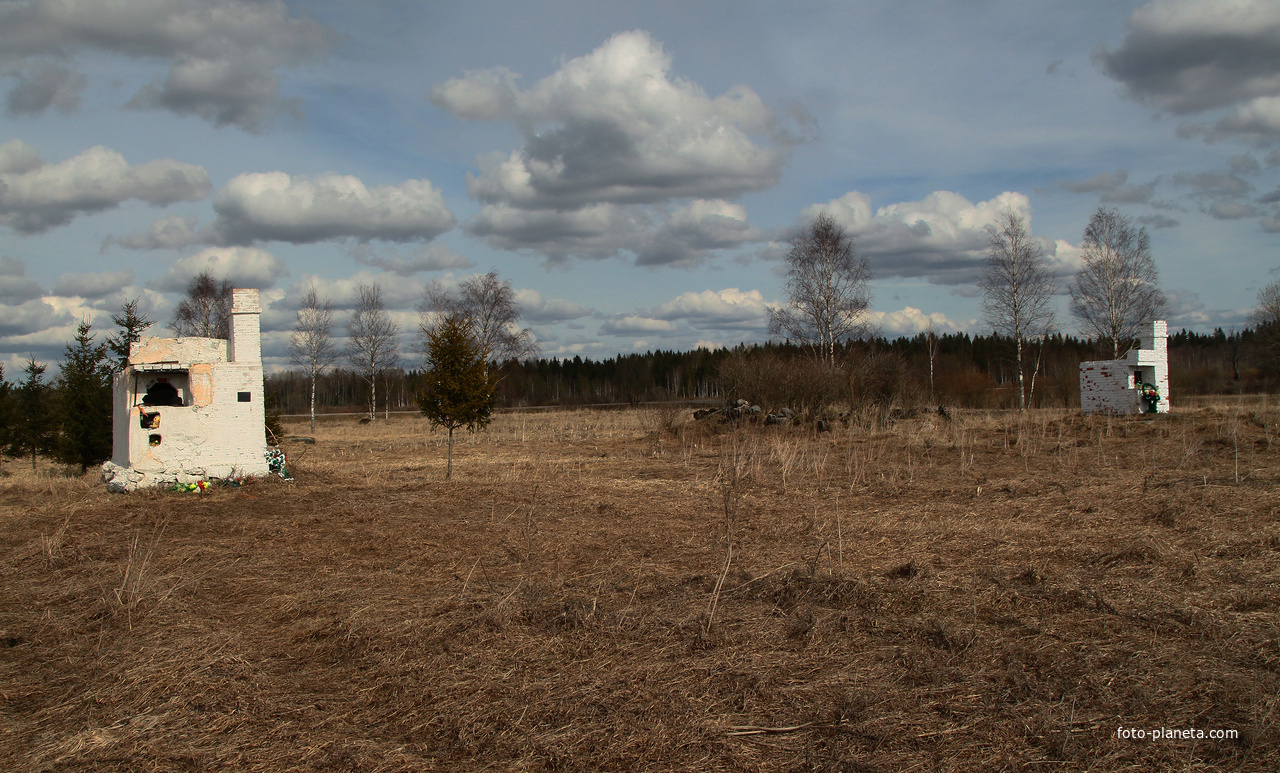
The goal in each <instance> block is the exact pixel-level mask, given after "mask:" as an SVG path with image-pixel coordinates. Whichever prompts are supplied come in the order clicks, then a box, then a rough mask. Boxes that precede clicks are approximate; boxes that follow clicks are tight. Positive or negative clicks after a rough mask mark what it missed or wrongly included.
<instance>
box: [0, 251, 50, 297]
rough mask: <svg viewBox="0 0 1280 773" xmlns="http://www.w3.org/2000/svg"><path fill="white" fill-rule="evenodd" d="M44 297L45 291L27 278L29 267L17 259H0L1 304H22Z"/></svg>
mask: <svg viewBox="0 0 1280 773" xmlns="http://www.w3.org/2000/svg"><path fill="white" fill-rule="evenodd" d="M42 295H44V290H43V289H41V287H40V285H38V284H36V282H35V280H33V279H31V278H30V277H28V276H27V266H26V264H25V263H23V262H22V261H20V260H18V259H17V258H0V303H4V304H20V303H25V302H26V301H31V300H35V299H37V298H39V297H41V296H42Z"/></svg>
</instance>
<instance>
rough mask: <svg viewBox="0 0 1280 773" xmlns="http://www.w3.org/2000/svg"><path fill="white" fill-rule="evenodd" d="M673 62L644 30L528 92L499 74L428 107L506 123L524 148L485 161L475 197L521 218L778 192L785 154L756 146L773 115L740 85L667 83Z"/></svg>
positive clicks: (453, 90)
mask: <svg viewBox="0 0 1280 773" xmlns="http://www.w3.org/2000/svg"><path fill="white" fill-rule="evenodd" d="M670 69H671V57H670V56H669V55H668V54H667V53H666V52H665V51H664V50H663V49H662V46H661V44H659V43H657V42H655V41H653V40H651V39H650V38H649V35H648V34H647V33H645V32H642V31H634V32H625V33H620V34H618V35H615V36H613V37H612V38H610V39H609V40H608V41H606V42H605V43H604V44H603V45H602V46H600V47H599V48H597V49H596V50H595V51H593V52H591V53H590V54H588V55H586V56H582V57H578V58H576V59H572V60H570V61H569V62H566V63H565V64H564V65H563V66H562V67H561V68H560V69H559V70H557V71H556V72H555V73H553V74H552V75H550V76H548V77H547V78H544V79H543V80H542V81H540V82H538V83H537V84H535V85H534V86H533V87H532V88H530V89H528V90H525V91H522V90H520V89H519V88H518V86H517V76H516V75H515V74H514V73H511V72H510V71H507V70H504V69H497V70H487V71H483V72H471V73H467V74H466V75H464V76H463V77H462V78H455V79H453V80H450V81H447V82H445V83H443V84H440V85H439V86H437V87H435V88H434V89H432V91H431V100H432V101H433V102H434V103H435V104H437V105H439V106H441V107H443V108H445V109H447V110H449V111H450V112H452V113H454V114H455V115H457V116H459V117H462V118H468V119H473V120H475V119H483V120H490V121H510V122H512V123H514V124H516V125H517V126H518V127H519V128H520V129H521V132H522V133H523V134H524V136H525V146H524V148H522V149H520V150H516V151H513V152H511V153H510V154H509V155H506V156H503V155H501V154H497V155H490V156H486V157H483V158H481V159H480V167H481V173H480V175H479V176H473V177H471V178H469V179H468V189H469V191H470V192H471V194H472V195H473V196H475V197H476V198H478V199H480V200H481V201H485V202H489V203H496V202H502V203H505V204H507V205H510V206H516V207H520V208H524V209H538V208H548V207H558V208H566V207H579V206H583V205H587V204H594V203H598V202H611V203H616V204H627V203H651V202H656V201H665V200H668V199H671V198H683V197H703V198H712V197H722V196H729V195H736V194H738V193H742V192H745V191H750V190H759V189H761V188H765V187H768V186H771V185H773V184H774V183H775V182H777V180H778V175H779V173H780V171H781V166H782V162H783V161H784V160H785V153H784V151H783V150H781V149H779V148H776V147H772V148H771V147H764V146H761V145H758V144H756V143H755V142H754V141H753V140H752V138H751V136H752V135H753V134H757V135H758V134H766V133H768V132H769V131H770V130H771V129H772V128H773V125H774V116H773V113H772V111H770V110H769V109H768V108H766V107H765V106H764V104H763V103H762V102H761V100H760V98H759V97H758V96H757V95H756V94H755V92H753V91H752V90H751V89H748V88H746V87H744V86H739V87H736V88H734V89H731V90H730V91H729V92H727V93H726V94H723V95H721V96H719V97H715V98H710V97H708V96H707V94H706V93H705V92H704V91H703V90H702V89H701V88H700V87H698V86H697V85H696V84H694V83H692V82H690V81H687V80H684V79H681V78H674V79H673V78H672V77H671V75H670Z"/></svg>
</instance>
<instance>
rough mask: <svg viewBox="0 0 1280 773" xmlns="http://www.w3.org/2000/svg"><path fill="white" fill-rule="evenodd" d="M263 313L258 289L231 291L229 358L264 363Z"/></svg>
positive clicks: (257, 363)
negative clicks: (260, 317)
mask: <svg viewBox="0 0 1280 773" xmlns="http://www.w3.org/2000/svg"><path fill="white" fill-rule="evenodd" d="M261 314H262V306H260V305H259V304H258V291H257V290H255V289H252V288H249V289H245V290H239V289H236V290H232V291H231V338H230V340H228V341H227V360H229V361H230V362H243V363H250V364H255V365H260V364H262V328H261V326H260V323H259V319H258V317H259V316H260V315H261Z"/></svg>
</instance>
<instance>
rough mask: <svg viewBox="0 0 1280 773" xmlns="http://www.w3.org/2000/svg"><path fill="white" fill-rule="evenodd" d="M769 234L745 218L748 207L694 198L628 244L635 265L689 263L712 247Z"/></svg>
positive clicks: (731, 246)
mask: <svg viewBox="0 0 1280 773" xmlns="http://www.w3.org/2000/svg"><path fill="white" fill-rule="evenodd" d="M767 238H768V235H767V234H766V233H765V232H763V231H761V230H760V229H759V228H756V227H754V226H752V225H751V224H750V223H748V222H747V211H746V210H745V209H743V208H742V207H741V206H739V205H737V204H731V203H729V202H727V201H724V200H723V199H716V200H710V201H709V200H706V199H695V200H694V201H691V202H689V203H688V204H686V205H684V206H683V207H680V208H679V209H677V210H676V211H675V212H673V213H672V214H671V216H670V217H668V218H666V219H665V220H664V221H663V222H662V223H661V225H659V226H658V227H657V228H656V229H653V230H652V231H649V232H647V233H646V234H644V236H643V237H642V238H641V239H638V240H636V241H635V242H634V243H633V244H631V245H629V246H628V249H630V250H631V251H632V252H633V253H635V256H636V265H639V266H657V265H678V266H692V265H696V264H697V263H699V262H700V261H701V260H703V259H704V258H705V257H706V256H707V255H708V254H709V253H711V252H713V251H715V250H730V249H734V248H736V247H740V246H742V245H744V244H750V243H753V242H760V241H764V240H765V239H767Z"/></svg>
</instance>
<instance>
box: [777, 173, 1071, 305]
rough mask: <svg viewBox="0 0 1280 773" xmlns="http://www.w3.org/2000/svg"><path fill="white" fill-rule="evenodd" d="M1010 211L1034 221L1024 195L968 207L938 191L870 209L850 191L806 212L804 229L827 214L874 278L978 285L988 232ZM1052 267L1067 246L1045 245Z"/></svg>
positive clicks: (964, 201)
mask: <svg viewBox="0 0 1280 773" xmlns="http://www.w3.org/2000/svg"><path fill="white" fill-rule="evenodd" d="M1006 209H1012V210H1013V211H1015V212H1018V213H1021V214H1022V215H1024V216H1027V217H1030V212H1031V204H1030V202H1029V201H1028V199H1027V197H1026V196H1025V195H1023V194H1021V193H1012V192H1005V193H1002V194H1000V195H999V196H996V197H995V198H993V199H990V200H988V201H981V202H978V203H976V204H975V203H973V202H970V201H969V200H968V199H966V198H965V197H963V196H961V195H959V194H956V193H951V192H950V191H935V192H933V193H931V194H929V195H928V196H926V197H925V198H923V199H922V200H920V201H906V202H901V203H898V204H890V205H888V206H885V207H881V208H879V209H877V210H875V212H874V214H873V213H872V209H871V198H870V197H869V196H867V195H866V194H864V193H860V192H858V191H852V192H850V193H846V194H845V195H844V196H841V197H840V198H838V199H833V200H832V201H829V202H827V203H826V204H814V205H812V206H810V207H808V208H806V209H805V210H804V211H803V213H802V215H801V218H800V224H801V225H803V224H806V223H808V222H809V221H811V220H812V219H813V218H814V217H815V216H816V215H817V214H818V213H820V212H826V213H828V214H830V215H831V216H832V217H834V218H835V219H836V220H837V221H838V222H839V223H840V224H841V225H843V226H844V227H845V229H846V230H847V232H848V234H849V235H850V236H852V237H853V240H854V247H855V249H856V250H857V251H858V253H859V254H861V255H863V256H865V257H866V258H867V259H868V260H869V261H870V262H871V271H872V275H873V276H874V277H875V278H878V279H884V278H888V277H906V278H923V279H926V280H928V281H929V282H931V283H933V284H941V285H960V284H970V283H973V282H974V281H976V280H977V278H978V275H979V274H980V273H981V270H982V266H983V262H984V261H985V260H986V244H987V232H986V227H987V226H988V225H993V224H995V222H996V218H997V217H998V216H999V214H1000V213H1001V212H1003V211H1005V210H1006ZM1042 243H1043V246H1044V248H1045V252H1046V255H1047V256H1048V257H1049V258H1050V261H1051V262H1052V261H1055V260H1057V261H1060V260H1061V259H1062V256H1059V255H1058V251H1059V249H1060V247H1061V246H1062V245H1065V242H1048V241H1047V240H1042Z"/></svg>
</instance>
